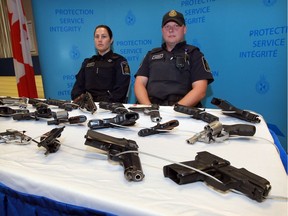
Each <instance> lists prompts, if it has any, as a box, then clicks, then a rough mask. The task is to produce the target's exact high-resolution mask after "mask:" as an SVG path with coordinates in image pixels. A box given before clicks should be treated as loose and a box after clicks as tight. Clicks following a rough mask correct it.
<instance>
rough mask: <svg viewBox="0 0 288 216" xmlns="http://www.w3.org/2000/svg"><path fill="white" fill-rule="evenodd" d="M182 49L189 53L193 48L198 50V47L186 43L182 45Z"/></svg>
mask: <svg viewBox="0 0 288 216" xmlns="http://www.w3.org/2000/svg"><path fill="white" fill-rule="evenodd" d="M184 50H187V53H191V52H192V51H194V50H199V48H198V47H196V46H193V45H186V46H185V47H184Z"/></svg>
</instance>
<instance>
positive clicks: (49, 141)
mask: <svg viewBox="0 0 288 216" xmlns="http://www.w3.org/2000/svg"><path fill="white" fill-rule="evenodd" d="M64 128H65V126H63V127H59V128H54V129H52V130H51V131H48V132H47V133H45V134H43V135H42V136H41V137H40V142H38V141H36V140H34V139H33V140H32V141H33V142H36V143H37V144H38V147H41V146H42V147H44V148H45V149H46V152H45V155H48V154H49V153H55V152H57V151H58V150H59V148H60V142H59V140H58V139H57V138H58V137H60V136H61V133H62V131H63V130H64Z"/></svg>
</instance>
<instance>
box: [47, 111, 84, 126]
mask: <svg viewBox="0 0 288 216" xmlns="http://www.w3.org/2000/svg"><path fill="white" fill-rule="evenodd" d="M53 118H54V119H53V120H50V121H47V124H48V125H52V124H55V125H59V124H62V123H68V124H80V123H84V122H85V121H86V120H87V117H86V116H85V115H78V116H72V117H69V114H68V112H67V111H59V112H55V113H53Z"/></svg>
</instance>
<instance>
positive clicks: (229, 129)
mask: <svg viewBox="0 0 288 216" xmlns="http://www.w3.org/2000/svg"><path fill="white" fill-rule="evenodd" d="M255 132H256V127H255V126H254V125H248V124H234V125H223V124H222V123H221V122H219V121H214V122H211V123H210V124H208V125H206V126H205V127H204V130H203V131H201V132H199V133H197V134H195V135H194V136H193V137H191V138H189V139H187V140H186V141H187V143H190V144H194V143H195V142H197V141H200V142H205V143H212V142H223V141H224V140H226V139H228V138H229V136H233V135H238V136H253V135H254V134H255Z"/></svg>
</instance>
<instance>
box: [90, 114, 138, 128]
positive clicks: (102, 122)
mask: <svg viewBox="0 0 288 216" xmlns="http://www.w3.org/2000/svg"><path fill="white" fill-rule="evenodd" d="M138 119H139V114H138V113H136V112H127V113H123V114H117V115H116V116H115V117H113V118H106V119H91V120H89V122H88V127H89V128H91V129H100V128H110V127H111V128H113V127H117V126H119V127H120V126H132V125H134V124H135V123H136V120H138Z"/></svg>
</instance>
